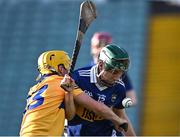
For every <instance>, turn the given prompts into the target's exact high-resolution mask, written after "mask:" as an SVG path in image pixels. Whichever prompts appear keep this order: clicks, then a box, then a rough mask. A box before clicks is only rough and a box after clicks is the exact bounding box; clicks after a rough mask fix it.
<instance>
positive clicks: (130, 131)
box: [124, 116, 136, 136]
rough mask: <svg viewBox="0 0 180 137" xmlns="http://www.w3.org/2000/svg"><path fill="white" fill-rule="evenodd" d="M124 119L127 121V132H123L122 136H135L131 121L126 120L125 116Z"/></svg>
mask: <svg viewBox="0 0 180 137" xmlns="http://www.w3.org/2000/svg"><path fill="white" fill-rule="evenodd" d="M124 118H125V119H126V120H127V121H128V130H127V132H124V135H125V136H136V133H135V131H134V129H133V126H132V124H131V121H130V120H129V119H128V117H127V116H125V117H124Z"/></svg>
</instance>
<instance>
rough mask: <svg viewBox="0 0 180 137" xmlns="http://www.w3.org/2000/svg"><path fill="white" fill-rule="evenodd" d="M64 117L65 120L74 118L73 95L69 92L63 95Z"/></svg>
mask: <svg viewBox="0 0 180 137" xmlns="http://www.w3.org/2000/svg"><path fill="white" fill-rule="evenodd" d="M64 99H65V102H64V103H65V116H66V119H67V120H71V119H73V117H74V116H75V112H76V109H75V105H74V99H73V94H72V93H71V92H67V93H65V98H64Z"/></svg>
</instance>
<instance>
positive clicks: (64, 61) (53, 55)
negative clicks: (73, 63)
mask: <svg viewBox="0 0 180 137" xmlns="http://www.w3.org/2000/svg"><path fill="white" fill-rule="evenodd" d="M59 65H63V66H64V68H65V69H67V70H69V68H70V58H69V56H68V54H67V53H66V52H64V51H60V50H52V51H47V52H44V53H42V54H41V55H40V56H39V58H38V70H39V72H40V73H41V74H49V73H52V72H57V73H59V72H58V67H59Z"/></svg>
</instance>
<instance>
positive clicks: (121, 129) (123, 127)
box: [114, 118, 128, 132]
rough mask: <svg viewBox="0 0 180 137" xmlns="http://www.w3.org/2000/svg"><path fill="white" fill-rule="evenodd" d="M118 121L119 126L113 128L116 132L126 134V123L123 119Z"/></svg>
mask: <svg viewBox="0 0 180 137" xmlns="http://www.w3.org/2000/svg"><path fill="white" fill-rule="evenodd" d="M120 119H121V120H120V124H115V125H114V127H115V129H116V130H117V131H118V132H122V131H123V130H124V131H125V132H126V131H127V130H128V123H127V121H126V120H125V119H122V118H120Z"/></svg>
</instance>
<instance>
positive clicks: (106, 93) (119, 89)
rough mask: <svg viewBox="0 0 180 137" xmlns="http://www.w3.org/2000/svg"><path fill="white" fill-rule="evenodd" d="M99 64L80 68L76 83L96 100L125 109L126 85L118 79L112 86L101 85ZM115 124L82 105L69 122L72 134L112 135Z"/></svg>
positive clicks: (76, 72) (77, 71) (70, 133)
mask: <svg viewBox="0 0 180 137" xmlns="http://www.w3.org/2000/svg"><path fill="white" fill-rule="evenodd" d="M96 75H97V66H92V67H85V68H81V69H78V70H76V71H75V72H74V74H73V79H74V80H75V82H76V84H77V85H78V86H79V87H80V88H81V89H82V90H83V91H84V92H85V93H86V94H88V95H89V96H90V97H92V98H93V99H95V100H96V101H99V102H103V103H104V104H106V105H107V106H109V107H113V108H117V109H123V106H122V100H123V99H124V98H125V97H126V92H125V86H124V84H123V82H122V81H118V83H117V84H115V85H114V86H112V87H106V86H103V87H102V86H100V85H99V84H98V83H97V77H96ZM112 130H113V125H112V123H111V122H110V121H109V120H105V119H103V118H102V117H101V116H99V115H97V114H95V113H94V112H93V111H91V110H88V109H87V108H84V107H82V106H77V108H76V116H75V117H74V119H73V120H71V121H69V122H68V133H69V135H70V136H79V135H80V136H111V134H112Z"/></svg>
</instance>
